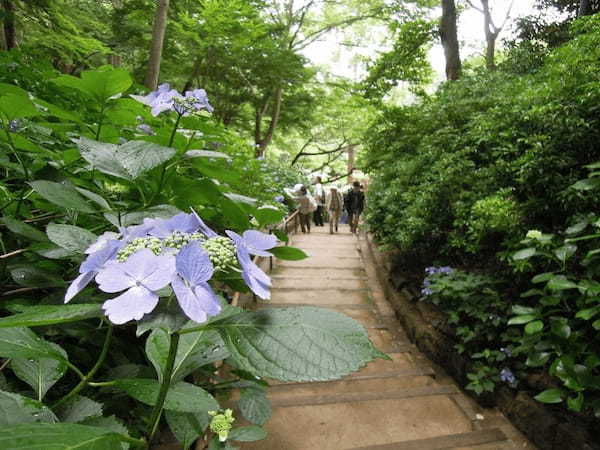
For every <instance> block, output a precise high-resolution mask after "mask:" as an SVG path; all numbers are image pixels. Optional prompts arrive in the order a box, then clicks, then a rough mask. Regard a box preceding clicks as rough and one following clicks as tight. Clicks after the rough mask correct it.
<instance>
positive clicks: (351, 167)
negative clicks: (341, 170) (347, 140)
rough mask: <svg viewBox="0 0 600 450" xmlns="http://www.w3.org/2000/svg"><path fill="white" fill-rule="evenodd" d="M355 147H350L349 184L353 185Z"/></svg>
mask: <svg viewBox="0 0 600 450" xmlns="http://www.w3.org/2000/svg"><path fill="white" fill-rule="evenodd" d="M354 154H355V151H354V145H350V146H348V184H352V181H354V178H353V177H352V172H354Z"/></svg>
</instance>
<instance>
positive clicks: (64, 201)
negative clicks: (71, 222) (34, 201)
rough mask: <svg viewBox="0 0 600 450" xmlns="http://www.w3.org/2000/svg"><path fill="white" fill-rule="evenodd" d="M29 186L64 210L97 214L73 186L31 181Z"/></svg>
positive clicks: (45, 181)
mask: <svg viewBox="0 0 600 450" xmlns="http://www.w3.org/2000/svg"><path fill="white" fill-rule="evenodd" d="M29 185H30V186H31V187H32V188H33V190H34V191H35V192H37V193H38V194H39V195H40V196H42V197H43V198H45V199H46V200H48V201H49V202H51V203H54V204H55V205H58V206H60V207H62V208H67V209H74V210H76V211H80V212H84V213H90V214H93V213H95V212H96V210H95V209H94V208H92V206H90V204H89V203H88V202H87V201H86V200H85V199H84V198H83V197H82V196H81V195H80V194H79V193H78V192H77V191H76V190H75V188H74V187H72V186H67V185H64V184H61V183H55V182H54V181H47V180H37V181H31V182H30V183H29Z"/></svg>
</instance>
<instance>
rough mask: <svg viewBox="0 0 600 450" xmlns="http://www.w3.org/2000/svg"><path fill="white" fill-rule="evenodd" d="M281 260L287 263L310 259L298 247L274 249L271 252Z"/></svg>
mask: <svg viewBox="0 0 600 450" xmlns="http://www.w3.org/2000/svg"><path fill="white" fill-rule="evenodd" d="M269 251H270V252H271V253H273V254H274V255H275V256H276V257H277V258H279V259H285V260H287V261H300V260H302V259H306V258H308V255H307V254H306V253H304V251H303V250H300V249H299V248H296V247H288V246H285V247H274V248H272V249H271V250H269Z"/></svg>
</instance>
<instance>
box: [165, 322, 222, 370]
mask: <svg viewBox="0 0 600 450" xmlns="http://www.w3.org/2000/svg"><path fill="white" fill-rule="evenodd" d="M188 326H190V327H193V326H197V324H195V323H190V324H188ZM183 328H184V329H185V328H187V326H186V327H183ZM228 357H229V351H228V350H227V347H225V343H224V342H223V339H222V338H221V336H220V335H219V333H217V332H216V331H214V330H202V331H198V332H196V333H187V334H183V335H181V337H180V338H179V346H178V347H177V355H176V357H175V364H174V365H173V376H172V378H171V380H172V381H180V380H183V378H184V377H186V376H187V375H189V374H190V373H192V372H193V371H194V370H196V369H198V368H199V367H202V366H204V365H206V364H210V363H212V362H215V361H222V360H224V359H226V358H228Z"/></svg>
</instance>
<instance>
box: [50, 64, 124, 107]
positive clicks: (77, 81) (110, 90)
mask: <svg viewBox="0 0 600 450" xmlns="http://www.w3.org/2000/svg"><path fill="white" fill-rule="evenodd" d="M52 81H53V82H54V83H55V84H57V85H59V86H64V87H68V88H74V89H77V90H78V91H80V92H82V93H84V94H86V95H88V96H90V97H92V98H93V99H94V100H96V102H98V103H99V104H101V103H104V102H106V101H108V100H109V99H110V98H111V97H113V96H115V95H116V94H120V93H122V92H125V91H126V90H127V89H129V87H130V86H131V84H132V80H131V75H129V72H128V71H127V70H124V69H119V68H112V67H108V66H104V67H100V68H98V69H94V70H86V71H84V72H82V73H81V77H74V76H72V75H61V76H60V77H58V78H55V79H54V80H52Z"/></svg>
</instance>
